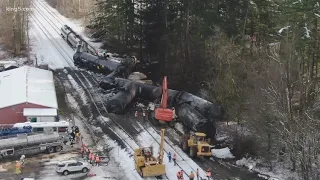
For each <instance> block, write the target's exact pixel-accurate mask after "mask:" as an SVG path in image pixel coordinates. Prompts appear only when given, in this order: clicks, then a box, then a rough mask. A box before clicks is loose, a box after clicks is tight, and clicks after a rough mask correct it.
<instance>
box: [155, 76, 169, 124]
mask: <svg viewBox="0 0 320 180" xmlns="http://www.w3.org/2000/svg"><path fill="white" fill-rule="evenodd" d="M167 105H168V85H167V76H165V77H164V78H163V82H162V97H161V104H160V107H158V108H156V109H155V118H156V119H158V120H160V121H167V122H170V121H172V120H173V111H172V109H168V108H167Z"/></svg>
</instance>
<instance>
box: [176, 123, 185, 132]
mask: <svg viewBox="0 0 320 180" xmlns="http://www.w3.org/2000/svg"><path fill="white" fill-rule="evenodd" d="M174 128H175V129H176V130H178V131H179V132H180V133H182V134H184V130H183V125H182V124H181V123H179V122H178V123H176V124H175V125H174Z"/></svg>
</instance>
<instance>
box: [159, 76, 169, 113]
mask: <svg viewBox="0 0 320 180" xmlns="http://www.w3.org/2000/svg"><path fill="white" fill-rule="evenodd" d="M167 104H168V85H167V76H165V77H164V78H163V81H162V98H161V106H160V107H161V108H162V109H166V108H167Z"/></svg>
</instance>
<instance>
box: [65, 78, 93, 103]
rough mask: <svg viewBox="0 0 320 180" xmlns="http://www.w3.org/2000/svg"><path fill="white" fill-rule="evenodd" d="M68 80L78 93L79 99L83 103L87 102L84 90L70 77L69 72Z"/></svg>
mask: <svg viewBox="0 0 320 180" xmlns="http://www.w3.org/2000/svg"><path fill="white" fill-rule="evenodd" d="M67 77H68V80H69V81H70V83H71V84H72V86H73V88H74V89H76V90H77V92H78V93H79V94H80V97H81V100H82V102H83V104H88V98H87V96H86V93H85V90H84V89H83V88H82V87H81V86H80V85H79V84H78V83H77V82H76V81H75V80H74V79H73V78H72V76H71V75H70V74H68V76H67Z"/></svg>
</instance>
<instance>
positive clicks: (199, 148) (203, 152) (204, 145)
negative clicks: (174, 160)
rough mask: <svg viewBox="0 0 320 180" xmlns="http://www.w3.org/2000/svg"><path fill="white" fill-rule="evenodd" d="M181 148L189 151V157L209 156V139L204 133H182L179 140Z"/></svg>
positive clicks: (210, 146) (210, 153)
mask: <svg viewBox="0 0 320 180" xmlns="http://www.w3.org/2000/svg"><path fill="white" fill-rule="evenodd" d="M180 145H181V148H182V149H183V151H185V152H189V155H190V157H192V158H194V157H211V156H212V152H211V149H212V148H213V146H212V145H211V139H210V138H207V135H206V134H204V133H200V132H197V133H194V134H192V135H187V134H185V135H183V136H182V138H181V142H180Z"/></svg>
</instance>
